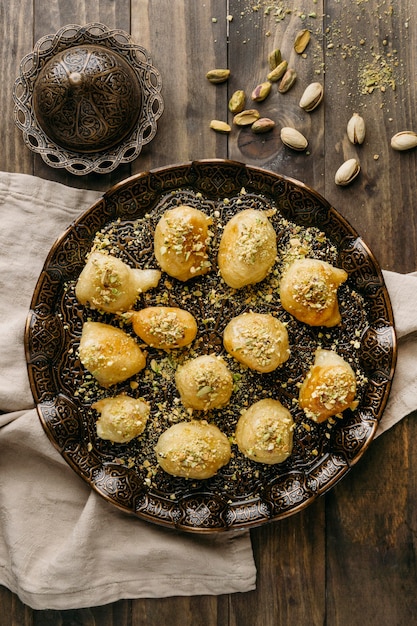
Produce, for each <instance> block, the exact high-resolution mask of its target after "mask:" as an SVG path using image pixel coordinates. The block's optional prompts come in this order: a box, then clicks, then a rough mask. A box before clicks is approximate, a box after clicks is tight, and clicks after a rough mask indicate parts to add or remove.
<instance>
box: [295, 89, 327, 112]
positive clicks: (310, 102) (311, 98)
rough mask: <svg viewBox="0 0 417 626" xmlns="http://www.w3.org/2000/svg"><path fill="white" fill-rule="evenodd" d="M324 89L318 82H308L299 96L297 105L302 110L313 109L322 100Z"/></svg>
mask: <svg viewBox="0 0 417 626" xmlns="http://www.w3.org/2000/svg"><path fill="white" fill-rule="evenodd" d="M323 95H324V89H323V85H321V84H320V83H310V85H308V87H306V88H305V90H304V93H303V95H302V96H301V99H300V102H299V105H300V107H301V108H302V109H304V111H308V112H310V111H313V110H314V109H315V108H316V107H317V106H318V105H319V104H320V102H321V101H322V100H323Z"/></svg>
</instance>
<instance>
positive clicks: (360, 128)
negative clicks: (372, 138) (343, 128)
mask: <svg viewBox="0 0 417 626" xmlns="http://www.w3.org/2000/svg"><path fill="white" fill-rule="evenodd" d="M347 136H348V138H349V141H350V142H351V143H353V144H355V143H359V144H361V143H363V142H364V139H365V120H364V119H363V117H361V116H360V115H359V113H354V114H353V115H352V117H351V118H350V120H349V121H348V124H347Z"/></svg>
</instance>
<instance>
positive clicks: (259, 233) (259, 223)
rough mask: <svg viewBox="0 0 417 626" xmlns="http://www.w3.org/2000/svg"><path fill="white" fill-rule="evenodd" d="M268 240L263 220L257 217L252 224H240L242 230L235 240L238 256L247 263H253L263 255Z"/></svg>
mask: <svg viewBox="0 0 417 626" xmlns="http://www.w3.org/2000/svg"><path fill="white" fill-rule="evenodd" d="M268 241H269V237H268V232H267V230H266V228H265V221H264V220H263V219H261V218H257V219H256V220H255V222H254V223H253V224H250V225H248V224H242V231H241V233H240V235H239V239H238V241H237V250H238V258H239V260H240V261H242V262H243V263H246V264H247V265H254V264H255V263H256V261H257V260H258V261H259V258H260V257H261V258H262V257H263V256H265V254H266V252H267V244H268Z"/></svg>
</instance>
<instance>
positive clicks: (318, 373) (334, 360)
mask: <svg viewBox="0 0 417 626" xmlns="http://www.w3.org/2000/svg"><path fill="white" fill-rule="evenodd" d="M355 396H356V375H355V372H354V371H353V369H352V368H351V366H350V365H349V363H347V362H346V361H345V360H344V359H343V358H342V357H341V356H340V355H339V354H337V353H336V352H334V351H333V350H323V349H321V348H319V349H318V350H317V351H316V354H315V360H314V363H313V365H312V366H311V368H310V369H309V371H308V373H307V375H306V377H305V379H304V381H303V383H302V385H301V387H300V393H299V403H300V407H301V408H302V409H304V412H305V414H306V416H307V417H309V418H310V419H312V420H313V421H315V422H323V421H324V420H326V419H328V418H329V417H332V416H333V415H337V414H339V413H342V411H344V410H345V409H348V408H350V409H352V410H353V409H355V408H356V407H357V404H358V403H357V401H356V400H355Z"/></svg>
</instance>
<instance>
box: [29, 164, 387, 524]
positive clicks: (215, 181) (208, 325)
mask: <svg viewBox="0 0 417 626" xmlns="http://www.w3.org/2000/svg"><path fill="white" fill-rule="evenodd" d="M179 203H187V204H191V205H192V206H195V207H198V208H200V209H201V210H203V211H205V212H207V213H208V214H210V215H212V216H213V218H214V223H213V232H214V239H213V253H212V261H213V263H214V264H215V258H216V249H217V245H218V241H219V237H220V236H221V232H222V226H223V225H224V223H226V221H227V220H228V219H230V217H231V216H233V215H234V214H235V213H236V212H238V211H240V210H242V209H245V208H258V209H265V208H271V207H272V208H275V209H276V213H275V214H274V215H273V216H271V218H270V219H271V221H272V223H273V225H274V227H275V229H276V232H277V236H278V251H279V252H278V259H277V268H278V270H279V264H280V258H281V256H282V255H283V254H284V251H285V250H287V249H288V246H290V245H291V241H292V240H293V238H296V237H305V241H306V242H307V241H308V240H309V238H310V243H311V246H312V249H311V254H312V255H313V256H315V257H318V258H325V259H328V260H329V261H330V262H332V263H334V264H336V265H338V266H339V267H343V268H344V269H345V270H346V271H347V273H348V276H349V277H348V280H347V282H346V283H345V284H344V285H343V286H342V287H341V288H340V292H339V301H340V308H341V312H342V324H341V325H339V326H337V327H335V328H330V329H325V330H323V329H321V328H311V327H308V326H306V325H304V324H301V323H299V322H297V321H296V320H294V319H293V318H292V317H291V316H290V315H289V314H287V313H286V312H285V311H284V310H283V309H282V307H281V304H280V300H279V295H278V293H277V289H276V280H277V278H276V276H275V275H274V273H272V274H271V275H270V276H269V277H267V278H266V279H265V281H263V282H262V283H260V284H259V285H256V286H254V287H248V288H245V289H243V290H239V291H237V292H233V291H232V290H230V289H229V288H228V287H227V285H225V283H223V282H222V281H221V280H220V278H219V276H218V273H217V271H215V270H214V271H212V272H211V273H209V274H207V275H206V276H204V277H198V278H196V279H193V280H192V281H190V282H188V283H187V284H185V285H184V284H183V283H181V284H180V283H179V282H177V281H175V280H174V279H169V277H166V276H163V279H162V280H161V283H160V286H159V287H158V289H156V290H151V291H149V292H147V293H146V294H142V296H141V300H140V302H139V303H138V307H141V306H148V305H152V304H158V303H159V304H160V303H161V302H168V303H172V304H173V305H178V304H180V305H182V306H183V307H187V308H188V310H189V311H190V312H192V313H193V314H194V316H195V317H196V318H197V320H198V322H199V332H198V335H197V339H196V340H195V343H194V344H193V350H194V351H195V352H197V353H198V352H201V353H204V352H215V353H217V354H224V351H223V346H222V331H223V328H224V326H225V325H226V323H227V322H228V320H229V319H230V318H231V317H233V316H234V315H237V314H239V313H241V312H243V311H245V310H248V308H252V309H254V310H259V311H264V312H268V311H269V312H272V313H274V315H276V316H277V317H279V318H280V319H281V320H283V321H284V322H285V323H286V324H287V328H288V333H289V338H290V346H291V357H290V359H289V360H288V361H287V363H285V364H284V365H283V366H281V367H280V368H278V369H277V370H276V371H275V372H272V373H271V374H267V375H260V374H258V373H257V372H253V371H250V370H245V369H244V368H241V367H240V366H239V365H238V364H236V363H233V360H232V359H228V365H229V366H230V367H231V369H232V372H233V373H234V374H235V377H236V380H237V381H238V384H237V388H236V390H235V392H234V394H233V396H232V401H231V404H230V405H229V406H228V407H227V409H224V410H219V411H213V412H210V413H209V414H208V415H207V417H208V419H210V420H213V421H215V422H216V423H217V424H218V426H219V427H220V428H221V429H222V430H223V431H224V432H225V433H226V434H227V435H228V436H232V435H233V432H234V428H235V425H236V422H237V419H238V417H239V414H240V411H241V410H242V408H243V407H244V406H245V405H246V404H247V403H251V402H253V401H256V400H258V399H260V398H262V397H264V396H268V395H271V394H272V395H273V396H274V397H277V398H278V399H280V400H281V402H282V403H283V404H284V405H285V406H287V408H289V409H290V410H291V412H292V415H293V417H294V420H295V422H296V428H295V432H294V450H293V453H292V455H291V456H290V457H289V458H288V459H287V461H285V462H284V463H282V464H280V465H272V466H267V465H263V464H256V463H253V462H252V461H249V460H248V459H246V458H245V457H243V455H242V454H241V453H240V452H239V451H238V450H237V448H236V446H235V445H233V446H232V447H233V457H232V460H231V461H230V463H229V464H228V465H227V466H225V467H224V468H222V469H221V470H220V471H219V472H218V474H217V475H216V476H215V477H213V478H212V479H209V480H206V481H202V482H199V481H194V480H186V479H182V478H175V477H173V476H169V475H168V474H166V473H165V472H163V470H162V469H161V468H158V466H157V464H156V460H155V457H154V454H153V446H154V444H155V442H156V440H157V437H158V434H159V433H160V432H161V430H164V429H165V428H167V427H168V425H169V424H170V423H171V422H172V421H173V420H174V421H175V420H176V419H178V414H179V412H181V406H180V404H179V403H178V397H177V396H178V394H177V393H176V390H175V384H174V382H173V371H174V370H173V368H172V364H171V363H170V359H169V357H168V356H167V355H166V354H165V353H163V354H161V353H159V352H158V351H157V350H153V349H152V348H149V349H148V365H147V368H146V369H145V370H144V371H143V372H141V373H140V374H139V375H138V376H137V377H134V379H133V381H134V383H135V384H134V385H133V386H132V385H131V384H130V383H131V382H132V381H126V383H122V384H120V385H117V386H116V388H114V389H113V388H112V390H111V391H109V390H104V389H103V388H100V387H99V386H98V385H97V384H95V383H94V381H91V377H90V376H89V375H88V374H87V373H86V371H85V370H84V369H83V367H82V366H81V364H80V362H79V359H78V356H77V348H78V345H79V340H80V335H81V330H82V326H83V322H84V321H85V320H86V319H87V318H89V319H91V318H92V319H95V320H101V321H106V322H107V323H112V324H115V325H116V326H117V325H118V321H117V319H115V318H113V317H112V316H109V315H107V316H105V315H102V314H100V313H99V312H97V311H91V310H88V309H85V308H83V307H82V306H80V305H79V303H78V302H77V300H76V298H75V295H74V285H75V282H76V280H77V278H78V276H79V273H80V271H81V269H82V268H83V266H84V263H85V256H86V254H87V253H88V252H89V250H90V249H91V246H92V242H93V240H94V238H95V237H96V235H97V233H100V238H101V239H100V240H101V241H102V242H103V245H106V246H108V247H109V248H108V249H110V250H111V251H112V253H113V254H116V255H117V256H119V257H120V258H122V259H123V260H125V261H126V262H127V263H129V264H130V265H132V266H138V267H144V266H146V267H156V261H155V259H154V256H153V229H154V228H155V225H156V223H157V221H158V219H159V217H160V216H161V215H162V214H163V212H164V211H165V210H166V209H168V208H171V207H173V206H176V205H177V204H179ZM214 266H215V265H214ZM129 332H130V331H129ZM25 345H26V355H27V362H28V371H29V377H30V384H31V388H32V391H33V394H34V398H35V402H36V405H37V408H38V412H39V416H40V419H41V422H42V424H43V427H44V428H45V431H46V433H47V434H48V436H49V438H50V439H51V441H52V443H53V444H54V445H55V446H56V448H57V449H58V450H59V451H60V453H61V454H62V456H63V457H64V458H65V459H66V461H67V462H68V463H69V465H70V466H71V467H72V468H73V469H74V470H75V471H76V472H77V473H78V474H79V475H80V476H81V477H82V478H83V479H84V480H86V481H87V483H88V484H89V485H91V487H92V488H93V489H95V490H96V491H97V492H98V493H99V494H101V495H102V496H103V497H104V498H106V499H107V500H108V501H109V502H111V503H112V504H113V505H115V506H117V507H119V508H121V509H123V510H124V511H127V512H129V513H132V514H134V515H136V516H138V517H139V518H142V519H146V520H149V521H151V522H155V523H158V524H163V525H166V526H172V527H176V528H179V529H181V530H184V531H192V532H210V531H223V530H229V529H240V528H248V527H251V526H256V525H260V524H264V523H266V522H269V521H271V520H278V519H281V518H283V517H286V516H289V515H293V514H295V513H297V512H299V511H300V510H302V509H303V508H305V507H306V506H308V505H309V504H310V503H312V502H313V501H314V500H315V499H316V498H317V497H318V496H319V495H321V494H323V493H325V492H326V491H328V490H329V489H330V488H332V487H333V486H334V485H335V483H336V482H337V481H339V480H340V479H341V478H343V476H345V475H346V473H347V472H348V471H349V469H350V468H351V467H352V466H353V465H354V464H355V463H356V462H357V461H358V459H360V458H361V457H362V455H363V454H364V452H365V451H366V450H367V448H368V446H369V444H370V442H371V441H372V438H373V436H374V434H375V431H376V429H377V427H378V422H379V420H380V418H381V415H382V413H383V410H384V407H385V404H386V402H387V399H388V395H389V391H390V387H391V381H392V377H393V374H394V369H395V362H396V339H395V331H394V323H393V316H392V311H391V305H390V301H389V297H388V293H387V290H386V288H385V285H384V281H383V278H382V274H381V271H380V269H379V266H378V263H377V261H376V260H375V258H374V256H373V254H372V253H371V252H370V250H369V248H368V247H367V245H366V244H365V243H364V241H363V240H362V239H361V237H360V236H359V235H358V234H357V233H356V232H355V230H354V229H353V228H352V227H351V226H350V225H349V224H348V223H347V222H346V221H345V220H344V219H343V218H342V217H341V216H340V215H339V214H338V213H337V211H336V210H335V209H334V208H332V207H331V206H330V205H329V203H328V202H327V201H326V200H325V199H324V198H322V197H321V196H320V195H319V194H318V193H317V192H315V191H314V190H311V189H309V188H307V187H306V186H304V185H303V184H302V183H299V182H297V181H294V180H291V179H288V178H286V177H283V176H280V175H278V174H274V173H272V172H268V171H265V170H262V169H259V168H256V167H249V166H245V165H243V164H241V163H236V162H231V161H222V160H210V161H198V162H194V163H186V164H183V165H178V166H172V167H167V168H163V169H159V170H154V171H152V172H147V173H143V174H140V175H137V176H134V177H132V178H129V179H127V180H126V181H123V182H122V183H120V184H118V185H116V186H115V187H113V188H112V189H110V190H109V191H108V192H107V193H106V194H105V195H104V197H103V198H102V199H100V200H99V201H98V202H97V203H96V204H95V205H94V206H92V207H91V208H90V209H89V210H87V211H86V212H85V213H84V214H83V215H82V216H81V217H80V218H79V219H78V220H77V221H76V222H75V223H74V224H73V225H72V226H70V227H69V229H68V230H67V231H66V232H65V233H64V234H63V235H62V237H61V238H60V239H59V240H58V241H57V242H56V243H55V245H54V246H53V248H52V250H51V252H50V254H49V256H48V259H47V261H46V263H45V266H44V269H43V271H42V274H41V276H40V278H39V281H38V284H37V287H36V289H35V292H34V295H33V300H32V305H31V311H30V314H29V316H28V321H27V328H26V335H25ZM319 345H320V346H322V347H324V348H334V347H335V346H336V349H337V351H338V352H339V353H340V354H341V355H342V356H344V357H345V358H346V359H348V360H349V361H350V362H351V363H352V365H353V367H354V368H355V369H356V371H357V372H358V373H359V378H360V384H359V388H360V391H359V396H358V397H359V406H358V408H357V409H356V410H355V411H353V412H351V411H346V412H345V414H344V417H343V419H335V420H332V421H330V422H326V423H324V424H315V423H314V422H312V421H310V420H308V419H307V418H306V417H305V415H304V414H303V412H302V411H301V410H300V408H299V407H298V404H297V397H298V388H299V383H300V382H301V381H302V380H303V378H304V376H305V373H306V371H307V369H308V367H309V364H311V362H312V360H313V356H314V351H315V349H316V348H317V347H318V346H319ZM185 356H186V353H185ZM119 392H126V393H128V394H130V395H132V394H133V395H135V396H143V397H145V398H147V399H149V400H150V402H151V405H152V410H151V417H150V421H149V422H148V426H147V429H146V431H145V433H144V435H143V436H141V437H140V438H138V439H136V440H134V441H132V442H130V443H129V444H123V445H120V444H119V445H118V444H111V443H110V442H108V441H104V440H101V439H100V438H98V437H97V434H96V428H95V421H96V419H97V414H95V412H94V411H93V410H92V409H91V404H92V402H94V401H95V400H97V399H98V398H100V397H103V396H105V395H114V394H116V393H119ZM200 417H201V416H200Z"/></svg>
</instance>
